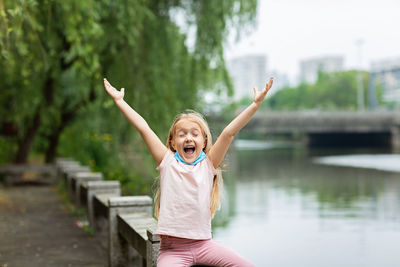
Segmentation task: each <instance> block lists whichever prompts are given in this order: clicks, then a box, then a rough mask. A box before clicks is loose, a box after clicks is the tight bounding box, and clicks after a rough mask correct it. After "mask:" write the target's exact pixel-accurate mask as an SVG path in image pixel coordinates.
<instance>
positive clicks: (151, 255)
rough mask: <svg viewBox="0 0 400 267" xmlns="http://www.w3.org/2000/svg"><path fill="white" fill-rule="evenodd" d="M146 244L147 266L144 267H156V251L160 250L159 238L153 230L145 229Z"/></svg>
mask: <svg viewBox="0 0 400 267" xmlns="http://www.w3.org/2000/svg"><path fill="white" fill-rule="evenodd" d="M146 233H147V238H148V239H147V241H146V242H147V244H146V250H147V256H146V258H147V259H146V260H147V266H146V267H156V266H157V257H158V251H159V250H160V241H161V239H160V237H159V236H158V235H156V234H155V230H154V229H147V230H146Z"/></svg>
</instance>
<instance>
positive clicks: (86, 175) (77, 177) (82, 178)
mask: <svg viewBox="0 0 400 267" xmlns="http://www.w3.org/2000/svg"><path fill="white" fill-rule="evenodd" d="M72 179H73V182H72V184H75V204H76V206H77V207H78V208H79V207H80V206H81V185H82V183H83V182H89V181H101V180H103V174H102V173H100V172H77V173H75V174H74V175H73V177H72ZM83 205H85V207H86V203H83Z"/></svg>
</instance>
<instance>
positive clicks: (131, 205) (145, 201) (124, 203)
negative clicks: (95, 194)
mask: <svg viewBox="0 0 400 267" xmlns="http://www.w3.org/2000/svg"><path fill="white" fill-rule="evenodd" d="M108 204H109V216H108V227H109V232H108V253H109V258H108V260H109V266H110V267H116V266H128V265H129V245H128V243H127V242H126V240H124V238H122V237H121V236H120V235H119V234H118V225H117V215H118V214H127V213H136V212H145V213H148V214H149V215H150V216H151V214H152V208H153V201H152V199H151V198H150V197H149V196H132V197H111V198H109V199H108ZM137 257H139V256H137ZM139 261H141V260H140V259H139Z"/></svg>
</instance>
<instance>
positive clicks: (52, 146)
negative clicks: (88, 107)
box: [45, 104, 80, 163]
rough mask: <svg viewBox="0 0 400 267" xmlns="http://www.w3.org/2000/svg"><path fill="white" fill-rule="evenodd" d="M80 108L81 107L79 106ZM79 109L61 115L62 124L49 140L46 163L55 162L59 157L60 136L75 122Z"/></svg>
mask: <svg viewBox="0 0 400 267" xmlns="http://www.w3.org/2000/svg"><path fill="white" fill-rule="evenodd" d="M78 106H80V105H79V104H78ZM77 110H78V108H74V109H72V110H71V111H69V112H63V113H62V114H61V124H60V125H59V126H58V127H56V128H55V130H54V131H53V132H52V133H51V135H50V137H49V138H48V141H49V146H48V147H47V150H46V157H45V161H46V163H52V162H54V159H55V157H56V155H57V146H58V141H59V140H60V135H61V133H62V132H63V130H64V128H65V127H66V126H67V125H68V124H69V123H71V122H72V121H73V119H74V118H75V115H76V112H77Z"/></svg>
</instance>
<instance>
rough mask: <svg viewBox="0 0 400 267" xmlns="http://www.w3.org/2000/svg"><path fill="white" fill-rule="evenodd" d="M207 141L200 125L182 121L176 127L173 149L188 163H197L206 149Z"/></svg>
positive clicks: (172, 141) (172, 143) (186, 120)
mask: <svg viewBox="0 0 400 267" xmlns="http://www.w3.org/2000/svg"><path fill="white" fill-rule="evenodd" d="M205 144H206V139H205V138H204V136H203V132H202V130H201V127H200V125H199V124H198V123H196V122H194V121H192V120H188V119H182V120H180V121H178V123H177V124H176V125H175V133H174V136H173V138H172V140H171V145H172V147H173V148H174V149H175V150H176V151H177V152H178V153H179V155H180V156H181V157H182V159H183V160H184V161H186V162H188V163H192V162H193V161H195V160H196V159H197V158H198V156H199V155H200V153H201V151H202V150H203V148H204V147H205Z"/></svg>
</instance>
